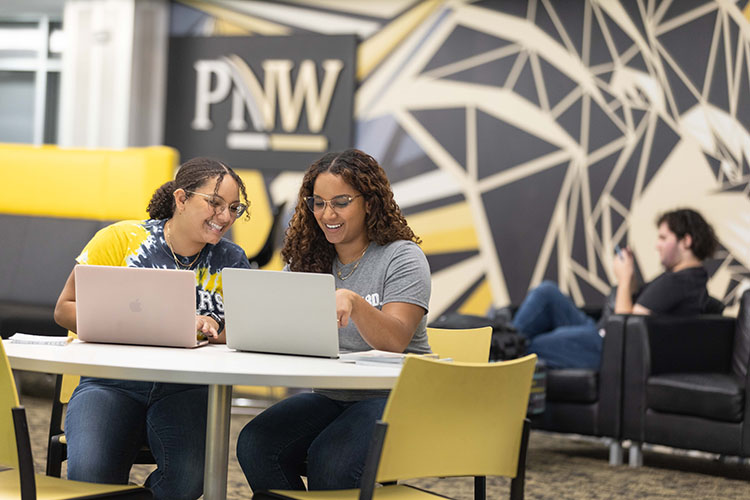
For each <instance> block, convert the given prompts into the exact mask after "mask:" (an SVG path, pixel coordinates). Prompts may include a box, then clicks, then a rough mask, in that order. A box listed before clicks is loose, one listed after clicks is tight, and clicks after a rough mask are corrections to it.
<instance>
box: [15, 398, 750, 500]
mask: <svg viewBox="0 0 750 500" xmlns="http://www.w3.org/2000/svg"><path fill="white" fill-rule="evenodd" d="M24 392H26V391H24ZM31 392H32V394H26V393H24V394H23V395H22V397H21V399H22V404H23V405H24V406H25V407H26V411H27V417H28V420H29V428H30V430H31V435H32V436H31V437H32V446H33V452H34V461H35V464H36V468H37V472H40V473H43V472H44V468H45V467H44V463H45V457H46V453H47V444H46V436H47V431H48V425H49V411H50V410H49V409H50V405H51V402H50V399H49V396H47V395H46V394H39V391H36V392H35V391H31ZM250 418H252V417H251V416H248V415H232V424H231V437H230V457H229V479H228V487H227V490H228V494H227V497H228V498H229V499H249V498H250V496H251V491H250V488H249V487H248V485H247V482H246V481H245V478H244V476H243V474H242V471H241V470H240V468H239V465H238V464H237V459H236V456H235V455H234V449H233V446H234V443H236V442H237V435H238V434H239V432H240V430H241V429H242V427H243V426H244V424H245V423H246V422H248V421H249V420H250ZM607 458H608V451H607V448H606V447H605V445H604V444H603V443H602V442H599V441H597V440H590V439H584V438H580V437H578V438H575V437H571V436H564V435H558V434H549V433H543V432H532V435H531V440H530V445H529V453H528V459H527V464H526V467H527V481H526V498H527V499H556V500H566V499H584V498H585V499H687V498H691V499H692V498H694V499H738V500H739V499H747V498H750V465H748V464H747V463H725V462H722V461H719V460H717V459H716V458H715V457H711V456H706V455H702V456H689V455H688V454H686V453H669V452H664V451H659V452H657V451H648V450H647V451H645V452H644V464H645V465H644V467H640V468H630V467H627V466H618V467H611V466H609V465H608V463H607ZM63 467H64V466H63ZM152 468H153V467H152V466H143V465H137V466H134V468H133V472H132V474H131V480H132V481H134V482H142V481H143V480H144V479H145V477H146V476H147V475H148V473H149V472H150V471H151V470H152ZM64 473H65V469H64V468H63V474H64ZM413 484H416V485H418V486H420V487H424V488H428V489H431V490H433V491H436V492H439V493H442V494H444V495H447V496H450V497H454V498H459V499H466V500H470V499H472V498H473V481H472V480H471V479H468V478H454V479H423V480H417V481H413ZM508 484H509V482H508V481H506V480H505V479H502V478H490V479H489V480H488V498H505V497H506V495H507V494H508Z"/></svg>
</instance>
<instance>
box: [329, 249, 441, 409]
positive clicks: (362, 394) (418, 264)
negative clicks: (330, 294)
mask: <svg viewBox="0 0 750 500" xmlns="http://www.w3.org/2000/svg"><path fill="white" fill-rule="evenodd" d="M354 265H355V263H354V262H353V263H351V264H348V265H345V266H344V265H342V264H341V262H339V260H338V259H336V260H334V262H333V269H332V273H333V276H334V277H335V279H336V288H337V289H338V288H346V289H348V290H351V291H353V292H356V293H357V294H358V295H360V296H361V297H363V298H364V299H365V300H366V301H367V302H368V303H369V304H370V305H372V306H373V307H376V308H377V309H382V307H383V305H385V304H388V303H390V302H404V303H407V304H415V305H418V306H419V307H421V308H423V309H424V310H425V315H424V317H423V318H422V321H420V322H419V325H417V329H416V330H415V331H414V336H413V337H412V339H411V342H410V343H409V345H408V346H407V347H406V350H405V352H412V353H416V354H426V353H429V352H431V351H430V345H429V344H428V342H427V329H426V327H427V314H426V311H427V310H428V306H429V302H430V292H431V286H432V284H431V281H430V266H429V264H428V263H427V258H426V257H425V255H424V252H422V249H421V248H419V246H418V245H417V244H416V243H414V242H412V241H406V240H399V241H394V242H392V243H389V244H387V245H385V246H380V245H378V244H377V243H374V242H373V243H370V246H369V247H368V248H367V251H366V252H365V254H364V256H362V258H361V259H360V260H359V265H357V269H355V270H354V271H353V272H352V270H353V268H354ZM339 271H340V273H341V276H343V277H344V278H345V279H343V280H342V279H341V278H339V276H338V274H339ZM350 273H351V274H350ZM339 349H340V350H342V351H366V350H369V349H372V347H371V346H370V345H369V344H368V343H367V342H365V340H364V339H363V338H362V336H361V335H360V334H359V331H358V330H357V327H356V325H355V324H354V322H353V321H350V322H349V324H348V325H347V326H346V328H340V329H339ZM315 392H319V393H321V394H325V395H326V396H328V397H330V398H331V399H337V400H345V401H356V400H360V399H368V398H372V397H382V396H385V395H387V394H388V391H364V390H363V391H356V390H324V389H319V390H316V391H315Z"/></svg>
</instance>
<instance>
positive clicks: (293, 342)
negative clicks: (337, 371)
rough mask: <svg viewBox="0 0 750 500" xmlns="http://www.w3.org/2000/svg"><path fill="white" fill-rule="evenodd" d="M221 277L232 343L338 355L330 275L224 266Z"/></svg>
mask: <svg viewBox="0 0 750 500" xmlns="http://www.w3.org/2000/svg"><path fill="white" fill-rule="evenodd" d="M221 281H222V287H223V289H224V315H225V316H224V319H225V321H226V328H227V346H228V347H229V348H230V349H237V350H240V351H255V352H268V353H275V354H297V355H303V356H319V357H326V358H337V357H338V355H339V333H338V327H337V326H336V288H335V287H336V285H335V284H334V281H333V276H332V275H330V274H314V273H293V272H284V271H260V270H252V269H224V270H223V271H222V273H221Z"/></svg>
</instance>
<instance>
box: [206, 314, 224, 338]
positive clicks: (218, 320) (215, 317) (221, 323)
mask: <svg viewBox="0 0 750 500" xmlns="http://www.w3.org/2000/svg"><path fill="white" fill-rule="evenodd" d="M206 316H208V317H209V318H211V319H212V320H214V321H216V324H217V325H219V328H217V329H216V334H217V335H221V332H223V331H224V320H223V319H222V318H221V316H219V315H218V314H216V313H213V312H208V313H206Z"/></svg>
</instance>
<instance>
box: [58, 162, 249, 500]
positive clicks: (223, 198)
mask: <svg viewBox="0 0 750 500" xmlns="http://www.w3.org/2000/svg"><path fill="white" fill-rule="evenodd" d="M247 205H248V201H247V194H246V192H245V185H244V184H243V182H242V179H241V178H240V177H239V176H238V175H237V174H236V173H235V172H234V171H233V170H232V169H231V168H229V167H228V166H226V165H224V164H223V163H221V162H219V161H216V160H211V159H208V158H195V159H192V160H189V161H187V162H185V163H184V164H183V165H182V166H181V167H180V168H179V170H178V172H177V175H176V176H175V179H174V180H173V181H169V182H167V183H165V184H164V185H163V186H161V187H160V188H158V189H157V190H156V192H155V193H154V195H153V197H152V198H151V201H150V203H149V205H148V208H147V210H148V213H149V216H150V219H148V220H144V221H133V220H128V221H121V222H117V223H115V224H112V225H110V226H108V227H105V228H104V229H102V230H101V231H99V232H98V233H97V234H96V235H95V236H94V237H93V238H92V239H91V241H90V242H89V243H88V244H87V245H86V247H85V248H84V249H83V251H82V252H81V254H80V255H79V256H78V257H77V259H76V261H77V262H78V263H79V264H88V265H107V266H128V267H149V268H162V269H164V268H168V269H169V268H171V269H183V270H184V269H189V270H193V271H195V276H196V298H197V301H196V304H197V308H198V311H197V312H196V319H195V328H196V334H197V335H198V336H199V337H207V338H208V339H209V341H210V342H224V339H225V335H224V331H223V324H224V323H223V316H224V307H223V301H222V297H221V279H220V275H221V271H222V269H223V268H225V267H243V268H247V267H249V263H248V260H247V257H246V256H245V252H244V251H243V250H242V248H240V247H239V246H237V245H235V244H234V243H232V242H230V241H228V240H226V239H223V238H222V237H223V236H224V234H226V232H227V231H228V230H229V228H230V227H231V226H232V224H233V223H234V221H235V220H237V219H238V218H239V217H242V215H243V214H245V212H246V211H247ZM55 321H57V323H58V324H60V325H61V326H63V327H64V328H67V329H69V330H71V331H76V303H75V275H74V273H72V272H71V274H70V276H69V277H68V281H67V282H66V284H65V287H64V288H63V290H62V293H61V294H60V298H59V299H58V301H57V306H56V308H55ZM207 395H208V392H207V388H206V386H203V385H186V384H165V383H152V382H137V381H127V380H108V379H99V378H92V377H82V378H81V382H80V384H79V385H78V387H77V388H76V389H75V392H74V393H73V395H72V397H71V400H70V403H69V404H68V408H67V414H66V417H65V435H66V439H67V445H68V478H69V479H75V480H79V481H88V482H96V483H114V484H118V483H122V484H127V483H128V479H129V476H130V468H131V466H132V465H133V461H134V460H135V456H136V453H137V452H138V450H139V449H140V448H141V446H142V445H143V444H148V446H149V447H150V449H151V452H152V454H153V455H154V458H155V459H156V463H157V468H156V470H155V471H154V472H152V473H151V475H150V476H149V477H148V479H147V480H146V486H148V487H149V488H151V489H152V490H153V492H154V498H164V499H180V498H186V499H187V498H198V497H199V496H200V495H201V494H202V493H203V462H204V453H205V451H204V448H205V437H206V403H207Z"/></svg>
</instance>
